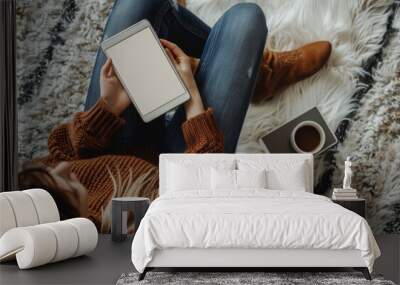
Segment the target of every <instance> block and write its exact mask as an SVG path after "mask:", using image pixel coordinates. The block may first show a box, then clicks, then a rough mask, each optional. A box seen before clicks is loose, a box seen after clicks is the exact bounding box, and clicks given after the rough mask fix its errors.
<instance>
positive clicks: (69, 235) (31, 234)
mask: <svg viewBox="0 0 400 285" xmlns="http://www.w3.org/2000/svg"><path fill="white" fill-rule="evenodd" d="M97 239H98V236H97V230H96V227H95V225H94V224H93V222H91V221H90V220H88V219H85V218H76V219H71V220H65V221H59V222H54V223H50V224H42V225H36V226H30V227H18V228H14V229H11V230H9V231H7V232H6V233H5V234H4V235H3V236H2V237H1V238H0V261H5V260H9V259H10V258H13V257H16V259H17V263H18V266H19V268H20V269H28V268H32V267H36V266H40V265H43V264H46V263H50V262H56V261H60V260H63V259H67V258H71V257H76V256H79V255H82V254H86V253H88V252H90V251H92V250H93V249H95V248H96V245H97Z"/></svg>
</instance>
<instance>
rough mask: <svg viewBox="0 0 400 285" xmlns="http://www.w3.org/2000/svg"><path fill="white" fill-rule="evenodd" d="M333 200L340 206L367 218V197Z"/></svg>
mask: <svg viewBox="0 0 400 285" xmlns="http://www.w3.org/2000/svg"><path fill="white" fill-rule="evenodd" d="M332 201H333V202H334V203H336V204H339V205H340V206H342V207H344V208H346V209H348V210H350V211H353V212H354V213H356V214H359V215H360V216H361V217H363V218H365V207H366V206H365V199H361V198H357V199H347V200H346V199H340V200H337V199H332Z"/></svg>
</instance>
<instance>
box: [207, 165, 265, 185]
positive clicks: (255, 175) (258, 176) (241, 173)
mask: <svg viewBox="0 0 400 285" xmlns="http://www.w3.org/2000/svg"><path fill="white" fill-rule="evenodd" d="M266 179H267V177H266V171H265V169H263V170H251V171H248V170H229V169H215V168H213V169H212V170H211V183H212V186H211V187H212V189H213V190H218V189H230V190H237V189H240V188H266V186H267V180H266Z"/></svg>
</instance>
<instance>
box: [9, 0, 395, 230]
mask: <svg viewBox="0 0 400 285" xmlns="http://www.w3.org/2000/svg"><path fill="white" fill-rule="evenodd" d="M158 2H163V3H161V4H160V3H158ZM178 2H179V4H180V5H181V6H179V7H185V8H178V6H177V5H178V4H177V3H176V1H144V0H142V1H129V0H118V1H116V2H115V4H114V1H113V0H85V1H75V0H63V1H56V0H36V1H30V0H20V1H17V34H16V37H17V49H16V56H17V62H16V71H17V93H18V97H17V101H18V159H19V185H20V188H21V189H26V188H30V187H39V188H44V189H46V190H49V191H50V192H51V193H52V196H53V197H54V198H55V200H56V202H57V205H58V207H59V210H60V214H61V216H63V217H65V218H69V217H74V216H88V217H89V218H90V219H91V220H92V221H94V223H95V225H96V227H97V229H98V230H99V231H101V232H109V231H110V224H111V206H110V199H111V197H122V196H144V197H148V198H150V199H151V200H153V199H155V198H156V197H157V196H158V183H159V182H158V168H157V166H156V165H157V163H158V155H159V154H160V153H166V152H167V153H175V152H178V153H183V152H189V153H209V152H213V153H220V152H235V151H236V152H241V153H262V152H265V151H266V150H265V146H264V145H263V143H262V142H261V141H260V139H261V138H262V137H264V136H266V135H267V134H269V133H271V132H272V131H273V130H276V129H277V128H279V127H280V126H282V125H284V124H285V123H287V122H290V121H291V120H293V119H295V118H297V117H299V115H301V114H303V113H304V112H307V111H308V110H310V109H312V108H313V107H317V108H318V110H319V112H320V114H321V115H322V117H323V120H324V123H326V128H328V129H330V130H331V131H332V133H334V135H335V136H336V137H337V139H338V143H337V144H334V145H333V146H330V147H329V148H327V149H324V150H323V151H322V152H321V153H320V154H319V155H316V156H315V157H314V192H315V193H317V194H321V195H325V196H328V197H331V195H332V191H333V189H334V188H341V187H342V183H343V178H344V170H345V160H346V158H348V157H349V160H350V161H351V163H352V165H351V170H352V179H351V180H352V181H351V186H352V188H354V189H356V190H357V194H358V196H359V197H360V198H363V199H365V200H366V205H367V211H366V218H367V220H368V222H369V224H370V226H371V228H372V230H373V231H374V233H375V234H382V233H397V234H398V233H400V175H399V173H400V172H399V169H400V119H399V118H400V76H399V74H400V49H399V48H398V47H399V46H400V35H399V33H400V32H399V31H400V5H399V2H398V1H334V0H332V1H324V2H319V4H318V5H317V4H315V3H314V2H312V1H296V2H292V1H286V0H285V1H278V0H258V1H253V2H256V3H257V4H258V5H259V6H260V7H261V9H262V11H263V12H264V13H265V20H264V18H260V17H259V16H260V15H258V14H257V11H250V12H251V13H254V15H255V16H254V17H253V18H254V19H253V21H255V23H252V24H253V25H255V26H257V27H259V28H257V29H248V28H247V29H246V23H242V25H239V24H237V23H235V22H234V21H231V22H229V18H228V19H226V21H225V22H224V23H221V22H222V21H218V19H219V18H220V17H221V16H222V15H224V16H223V17H225V15H230V14H229V13H226V14H224V13H225V12H226V11H228V9H229V8H231V6H233V5H234V4H236V3H237V1H233V0H224V1H198V0H187V1H178ZM156 3H158V4H156ZM155 5H164V6H163V9H162V11H164V12H163V13H164V14H163V17H160V15H158V14H155V13H154V12H152V11H153V10H154V9H155ZM327 7H329V9H327ZM248 12H249V11H248ZM250 12H249V13H250ZM299 15H303V16H299ZM143 18H148V19H149V21H150V23H151V24H152V26H153V28H154V30H155V32H156V33H157V34H158V36H159V37H160V38H164V39H166V40H165V41H162V42H161V44H162V47H163V48H164V49H165V50H166V55H167V56H168V58H169V59H170V60H171V62H172V64H173V65H174V66H175V68H176V70H177V71H178V72H179V75H180V78H181V79H182V81H183V83H184V85H185V86H186V88H187V89H188V91H189V93H190V100H189V101H187V102H186V103H184V104H183V105H181V106H179V107H178V108H176V109H174V110H172V111H169V112H168V113H166V114H165V115H163V116H161V117H158V118H157V119H155V120H152V121H151V122H149V123H144V122H143V120H142V119H141V117H140V115H139V114H138V112H137V111H136V109H135V107H134V106H133V104H132V102H131V99H130V97H129V94H128V93H127V92H126V90H125V88H124V83H123V82H122V83H121V81H120V78H119V76H118V74H117V72H116V70H115V66H114V65H113V64H116V63H115V62H112V61H110V60H107V58H106V56H105V55H104V53H103V52H102V51H101V50H99V48H100V44H101V42H102V41H103V40H104V39H107V38H109V37H110V36H112V35H114V34H116V33H118V32H119V31H122V30H124V29H125V28H127V27H129V26H131V25H133V24H135V23H136V22H138V21H140V20H141V19H143ZM160 19H161V20H160ZM198 19H201V21H199V20H198ZM265 21H266V26H267V27H268V29H267V28H266V26H265ZM316 23H324V24H323V25H321V24H316ZM215 27H218V29H219V30H221V31H222V32H224V33H226V34H227V35H229V33H230V34H235V37H232V38H235V40H236V41H237V42H236V45H232V44H229V43H228V42H227V41H228V40H227V38H229V40H232V38H231V37H226V38H224V37H222V39H221V40H220V41H218V42H216V43H214V45H215V46H213V48H210V45H211V44H210V43H207V39H208V38H209V35H213V34H214V33H215V31H216V30H217V29H215ZM249 39H252V40H251V41H250V40H249ZM235 46H236V48H235ZM238 47H241V48H240V49H239V48H238ZM211 59H212V60H211ZM149 62H150V60H149ZM210 62H211V63H210ZM212 62H217V63H218V65H217V64H215V65H212ZM271 70H272V71H273V72H271ZM155 73H156V71H155ZM159 84H161V83H159ZM156 87H157V86H155V87H154V88H156ZM253 92H254V95H253V97H251V96H252V94H253ZM311 132H312V131H311ZM311 135H312V134H311V133H310V135H309V136H311ZM317 135H318V134H317ZM277 140H278V142H279V143H280V142H282V145H283V144H287V145H289V143H290V142H289V140H290V138H289V136H284V135H282V136H279V137H278V138H277Z"/></svg>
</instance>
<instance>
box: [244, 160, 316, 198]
mask: <svg viewBox="0 0 400 285" xmlns="http://www.w3.org/2000/svg"><path fill="white" fill-rule="evenodd" d="M237 163H238V169H239V170H262V169H265V170H266V171H267V179H266V180H267V188H268V189H273V190H291V191H304V192H305V191H307V189H308V186H309V184H311V181H309V173H308V171H307V167H306V162H305V161H304V160H296V159H285V160H279V159H254V160H253V159H239V160H238V162H237Z"/></svg>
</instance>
